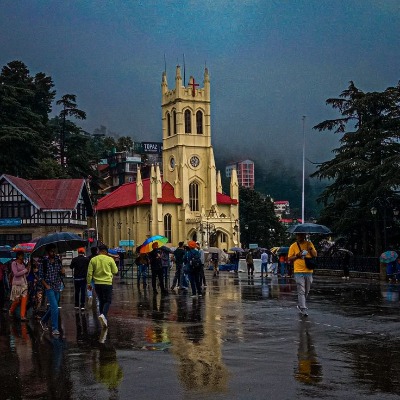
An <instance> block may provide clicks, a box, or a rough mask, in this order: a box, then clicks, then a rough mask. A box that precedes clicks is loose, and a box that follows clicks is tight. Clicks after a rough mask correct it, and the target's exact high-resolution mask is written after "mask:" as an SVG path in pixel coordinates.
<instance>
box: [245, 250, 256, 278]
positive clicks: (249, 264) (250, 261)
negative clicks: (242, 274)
mask: <svg viewBox="0 0 400 400" xmlns="http://www.w3.org/2000/svg"><path fill="white" fill-rule="evenodd" d="M246 264H247V276H248V277H250V276H253V274H254V261H253V253H252V251H251V250H250V251H249V252H248V253H247V256H246Z"/></svg>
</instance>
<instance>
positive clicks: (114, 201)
mask: <svg viewBox="0 0 400 400" xmlns="http://www.w3.org/2000/svg"><path fill="white" fill-rule="evenodd" d="M142 183H143V199H142V200H139V201H137V200H136V183H135V182H131V183H125V184H123V185H122V186H120V187H119V188H117V189H116V190H114V191H113V192H112V193H110V194H108V195H107V196H104V197H102V198H101V199H100V200H99V201H98V203H97V206H96V209H97V210H98V211H101V210H112V209H114V208H123V207H129V206H135V205H136V206H139V205H144V204H151V199H150V179H149V178H147V179H143V180H142ZM158 202H159V203H173V204H181V203H182V199H178V198H176V197H175V195H174V188H173V187H172V185H171V184H170V183H169V182H163V183H162V198H161V199H158Z"/></svg>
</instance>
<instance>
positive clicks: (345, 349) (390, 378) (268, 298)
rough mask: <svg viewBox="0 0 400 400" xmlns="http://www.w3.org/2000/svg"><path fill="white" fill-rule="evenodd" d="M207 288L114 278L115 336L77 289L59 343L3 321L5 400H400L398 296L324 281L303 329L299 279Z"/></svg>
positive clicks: (379, 286) (67, 300)
mask: <svg viewBox="0 0 400 400" xmlns="http://www.w3.org/2000/svg"><path fill="white" fill-rule="evenodd" d="M207 279H208V282H207V283H208V286H207V288H206V290H205V293H204V296H203V297H200V298H191V297H190V295H189V294H181V293H178V292H177V291H176V293H170V295H169V296H165V297H161V295H160V294H158V295H157V296H155V297H153V295H152V291H151V289H147V290H143V289H142V290H140V291H139V290H138V288H137V286H136V281H135V280H133V281H132V280H130V279H128V280H124V281H121V280H120V279H119V278H118V279H116V281H115V285H114V299H113V304H112V306H111V309H110V314H109V324H110V327H109V329H108V330H107V331H106V332H105V331H103V332H102V331H101V328H100V325H99V323H98V320H97V316H96V315H97V314H96V310H95V309H90V310H86V311H85V312H75V310H74V303H73V289H72V282H71V280H68V281H67V285H66V290H65V291H64V292H63V294H62V300H61V305H62V309H61V325H60V326H61V332H62V336H61V338H53V337H52V336H51V335H50V334H49V333H43V332H42V331H41V328H40V326H39V324H38V323H37V322H36V321H34V320H31V321H30V322H29V323H20V322H19V321H18V320H10V319H9V318H8V316H5V314H3V315H2V316H1V321H0V322H1V327H0V351H1V357H0V363H1V369H0V371H1V375H0V398H1V399H162V400H167V399H175V400H176V399H178V400H179V399H190V400H196V399H213V400H219V399H254V400H257V399H306V398H316V399H352V400H355V399H398V398H399V394H400V373H399V372H400V324H399V322H400V313H399V311H400V302H399V291H400V285H390V284H387V283H380V282H379V281H376V280H365V279H351V280H350V281H343V280H342V279H340V278H338V277H324V276H315V280H314V284H313V287H312V291H311V294H310V300H309V304H308V305H309V313H310V315H309V317H308V318H305V317H300V316H299V314H298V313H297V311H296V308H295V306H296V287H295V284H294V281H293V280H292V279H283V278H282V279H279V280H278V279H277V278H272V279H271V278H268V279H266V280H265V279H263V280H262V279H261V278H260V277H258V275H256V276H255V277H254V279H247V275H246V274H243V273H241V274H239V275H238V276H235V274H234V273H230V272H221V273H220V276H219V278H213V277H212V276H211V275H210V272H209V271H207Z"/></svg>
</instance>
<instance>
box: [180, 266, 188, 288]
mask: <svg viewBox="0 0 400 400" xmlns="http://www.w3.org/2000/svg"><path fill="white" fill-rule="evenodd" d="M188 270H189V269H188V267H187V266H186V267H185V266H183V267H182V268H181V279H180V288H181V289H187V288H188V286H189V283H188Z"/></svg>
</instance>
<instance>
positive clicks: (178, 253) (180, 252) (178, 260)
mask: <svg viewBox="0 0 400 400" xmlns="http://www.w3.org/2000/svg"><path fill="white" fill-rule="evenodd" d="M184 256H185V249H184V248H183V242H179V243H178V247H177V248H176V249H175V251H174V260H175V268H176V269H175V275H174V279H173V280H172V286H171V290H174V289H175V287H176V286H178V289H179V288H180V287H181V284H182V282H183V279H184V277H183V257H184ZM182 286H184V285H182Z"/></svg>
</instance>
